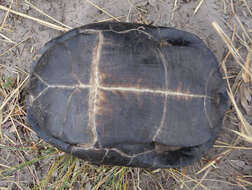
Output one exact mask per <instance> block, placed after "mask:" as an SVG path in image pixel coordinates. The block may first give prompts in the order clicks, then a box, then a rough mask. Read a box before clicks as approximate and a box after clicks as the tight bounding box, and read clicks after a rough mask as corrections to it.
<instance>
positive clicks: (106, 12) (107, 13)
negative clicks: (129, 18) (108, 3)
mask: <svg viewBox="0 0 252 190" xmlns="http://www.w3.org/2000/svg"><path fill="white" fill-rule="evenodd" d="M86 1H87V2H88V3H90V4H91V5H93V6H94V7H95V8H97V9H98V10H100V11H102V12H103V13H105V14H106V15H108V16H110V17H111V18H113V19H114V20H116V21H117V22H120V20H119V19H118V18H116V17H114V16H113V15H112V14H110V13H109V12H108V11H106V10H104V9H102V8H101V7H99V6H98V5H96V4H95V3H93V2H92V1H90V0H86Z"/></svg>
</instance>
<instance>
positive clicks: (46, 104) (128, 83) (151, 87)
mask: <svg viewBox="0 0 252 190" xmlns="http://www.w3.org/2000/svg"><path fill="white" fill-rule="evenodd" d="M227 101H228V98H227V94H226V85H225V81H224V80H223V79H222V75H221V72H220V70H219V67H218V61H217V59H216V57H215V56H214V54H213V53H212V51H211V50H210V49H209V48H208V47H207V46H206V45H205V43H204V42H203V41H202V40H201V39H200V38H199V37H198V36H197V35H195V34H193V33H190V32H186V31H183V30H179V29H176V28H172V27H165V26H153V25H145V24H138V23H124V22H102V23H91V24H87V25H84V26H81V27H78V28H74V29H72V30H70V31H68V32H66V33H65V34H62V35H60V36H59V37H56V38H54V39H52V40H51V41H49V42H47V43H46V44H45V45H44V47H42V48H41V49H40V50H39V51H38V52H37V53H36V55H35V56H34V60H33V63H32V64H31V67H30V79H29V83H28V96H27V120H28V123H29V125H30V126H31V128H32V129H33V130H34V131H35V132H36V133H37V134H38V136H39V137H41V138H42V139H44V140H45V141H46V142H48V143H49V144H51V145H53V146H55V147H56V148H58V149H60V150H62V151H64V152H66V153H68V154H71V155H73V156H75V157H78V158H80V159H83V160H85V161H89V162H90V163H92V164H95V165H112V166H128V167H139V168H151V169H155V168H179V167H184V166H187V165H191V164H193V163H195V162H196V161H199V160H200V159H201V157H202V156H204V155H205V154H206V153H207V152H208V151H209V150H210V148H211V147H212V146H213V144H214V143H215V140H216V138H217V137H218V134H219V131H220V129H221V126H222V123H223V120H224V115H225V110H226V109H227Z"/></svg>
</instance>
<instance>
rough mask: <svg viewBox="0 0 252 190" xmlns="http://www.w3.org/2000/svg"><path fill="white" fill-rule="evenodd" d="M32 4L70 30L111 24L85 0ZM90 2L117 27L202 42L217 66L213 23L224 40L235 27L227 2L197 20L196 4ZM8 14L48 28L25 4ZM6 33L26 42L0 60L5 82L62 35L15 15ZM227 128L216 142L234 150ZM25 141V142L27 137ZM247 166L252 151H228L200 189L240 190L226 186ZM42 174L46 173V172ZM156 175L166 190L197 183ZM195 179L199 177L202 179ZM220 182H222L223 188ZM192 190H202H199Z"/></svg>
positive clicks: (202, 10) (205, 6) (219, 53)
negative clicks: (144, 27)
mask: <svg viewBox="0 0 252 190" xmlns="http://www.w3.org/2000/svg"><path fill="white" fill-rule="evenodd" d="M10 2H11V1H10V0H0V5H3V6H7V5H9V4H10ZM31 2H32V3H33V4H34V5H36V7H38V8H39V9H40V10H42V11H44V12H45V13H47V14H48V15H50V16H52V17H53V18H55V19H57V20H58V21H61V22H63V23H64V24H66V25H68V26H70V27H72V28H74V27H78V26H81V25H84V24H88V23H91V22H98V21H102V20H111V16H109V15H108V14H106V13H104V12H103V11H101V10H98V9H97V8H96V7H94V6H93V5H92V4H90V3H89V2H88V1H86V0H71V1H69V0H40V1H31ZM92 2H94V3H95V4H96V5H98V6H99V7H102V8H103V9H104V10H106V11H107V12H108V13H110V14H111V15H113V16H114V17H116V18H117V19H119V20H120V21H126V22H141V23H147V24H154V25H163V26H171V27H176V28H179V29H183V30H186V31H189V32H193V33H195V34H197V35H198V36H199V37H200V38H201V39H203V40H204V42H205V43H206V44H207V45H208V47H209V48H210V49H211V50H212V51H213V52H214V54H215V56H216V57H217V59H218V61H219V62H221V61H222V60H223V58H224V55H225V53H226V45H225V44H224V42H223V41H222V40H221V38H220V37H219V35H218V34H217V33H216V31H215V29H214V28H213V26H212V24H211V23H212V22H213V21H216V22H217V23H218V24H219V25H220V26H221V27H222V28H223V30H225V32H226V33H227V34H228V35H231V34H232V30H231V29H230V27H229V26H232V25H233V24H234V23H236V20H235V18H234V16H233V14H232V10H231V6H230V1H228V0H226V1H225V0H223V1H221V0H205V1H203V3H202V5H201V6H200V7H199V9H198V10H197V11H196V13H195V14H194V12H195V10H196V8H197V6H198V5H199V2H200V1H196V0H178V1H176V0H175V1H173V0H124V1H123V0H120V1H119V0H93V1H92ZM247 2H248V3H249V6H250V7H252V1H247ZM235 6H236V7H237V10H236V12H237V14H238V16H239V18H240V20H241V22H242V23H243V24H244V26H245V27H246V28H249V29H251V28H252V21H251V18H249V14H248V12H247V11H246V9H245V8H244V7H245V6H244V4H243V3H242V1H237V2H236V4H235ZM12 8H13V10H17V11H19V12H22V13H25V14H27V15H30V16H33V17H36V18H40V19H42V20H45V21H50V22H52V21H51V20H50V19H48V18H46V17H45V16H43V15H41V14H40V13H38V12H37V11H36V10H34V9H33V8H32V7H31V6H29V5H27V4H25V3H24V1H23V0H16V1H14V3H13V5H12ZM4 15H5V12H4V11H2V10H0V19H1V20H2V19H3V18H4ZM52 23H53V22H52ZM5 27H7V28H10V29H11V31H12V32H9V31H3V32H2V33H3V34H5V35H6V36H7V37H8V38H10V39H11V40H12V41H14V42H20V41H23V40H25V41H24V42H22V43H21V44H20V45H19V46H18V47H16V48H14V49H12V50H11V51H9V52H8V53H5V54H4V55H2V56H1V57H0V64H2V65H4V66H5V67H1V70H0V73H1V75H2V76H3V77H10V78H11V77H15V75H14V74H13V70H12V68H13V67H14V66H17V67H18V68H20V69H22V70H25V71H27V72H29V66H30V64H31V62H32V58H33V56H34V54H35V52H36V51H37V50H38V49H39V48H41V47H42V46H43V44H44V43H46V42H47V41H48V40H50V39H52V38H53V37H56V36H58V35H60V34H62V33H63V32H61V31H58V30H54V29H51V28H49V27H46V26H43V25H41V24H39V23H37V22H34V21H31V20H29V19H26V18H22V17H20V16H17V15H14V14H10V15H9V16H8V18H7V22H6V26H5ZM237 30H241V29H240V28H237ZM0 44H1V46H0V54H2V53H4V52H5V50H6V49H8V48H9V47H11V46H12V44H11V43H6V42H4V41H0ZM228 61H229V62H228V64H229V65H230V67H237V66H236V64H234V60H233V59H231V58H230V59H229V60H228ZM6 66H7V67H6ZM231 123H232V122H231V121H228V122H227V124H226V125H225V126H224V128H223V132H222V134H221V135H220V138H219V140H220V141H223V142H228V143H230V144H232V142H233V138H234V136H233V135H231V134H230V133H229V132H228V130H227V129H226V128H236V126H235V125H233V124H232V125H231ZM9 129H10V126H8V125H7V126H6V125H5V127H3V132H5V133H6V134H7V135H9V137H10V138H13V139H15V138H16V137H15V135H14V134H13V133H12V131H10V130H9ZM23 138H25V135H24V136H23ZM33 140H34V141H38V138H37V137H36V136H33ZM1 143H3V142H1ZM241 143H242V145H244V144H245V145H246V143H244V142H241ZM224 150H225V149H220V148H214V149H213V150H212V151H211V153H209V155H207V156H206V158H205V160H211V159H214V158H215V156H216V155H217V153H220V152H221V151H224ZM0 154H1V155H5V160H6V157H7V156H6V155H8V159H7V160H9V161H10V162H11V163H12V164H15V163H17V161H15V157H14V156H12V155H11V154H9V153H8V151H6V150H1V149H0ZM0 163H1V161H0ZM204 163H206V162H204V160H203V162H202V163H200V164H199V166H202V164H204ZM251 163H252V153H251V150H250V151H247V150H246V151H245V150H235V151H231V153H229V154H227V155H225V156H224V157H223V159H221V160H220V161H219V162H218V163H217V164H216V168H212V169H211V170H209V172H208V174H207V177H206V178H207V179H209V180H208V181H207V180H206V181H205V182H204V183H203V184H204V185H205V187H207V188H208V189H211V190H219V189H223V190H238V189H242V188H240V187H237V186H234V185H230V183H233V180H234V179H236V177H237V176H241V175H244V174H250V175H251V174H252V167H251ZM199 166H198V165H197V166H195V167H194V168H190V169H189V174H190V173H191V175H194V173H195V171H197V168H199ZM44 170H45V171H46V169H44ZM45 171H43V170H41V172H40V174H41V176H43V175H44V172H45ZM26 172H28V171H26V170H24V171H23V175H24V176H26V177H27V174H25V173H26ZM158 173H159V174H157V176H159V177H158V179H160V183H162V184H163V186H164V187H165V189H188V188H192V187H193V186H194V185H195V183H194V184H190V183H188V184H189V185H188V186H187V187H186V186H183V185H181V183H178V182H176V181H174V180H170V178H167V180H166V179H164V178H162V177H160V176H162V175H161V174H163V172H162V171H158ZM20 176H21V178H22V179H23V178H25V177H22V175H20ZM20 176H19V177H20ZM198 177H202V175H201V174H200V175H198ZM140 179H141V180H140V182H141V183H140V187H141V188H142V189H152V186H148V185H146V184H148V183H149V180H150V179H148V178H147V177H144V175H141V176H140ZM23 180H27V183H29V180H28V179H23ZM218 180H221V181H225V183H223V182H220V181H218ZM6 185H7V186H8V187H9V189H12V187H13V186H11V185H9V184H6V183H5V184H4V183H3V184H1V182H0V189H1V187H7V186H6ZM16 188H17V187H16ZM14 189H15V188H14ZM17 189H18V188H17ZM196 189H204V188H202V187H201V186H199V187H197V188H196Z"/></svg>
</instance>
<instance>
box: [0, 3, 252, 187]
mask: <svg viewBox="0 0 252 190" xmlns="http://www.w3.org/2000/svg"><path fill="white" fill-rule="evenodd" d="M205 1H206V0H205ZM2 2H3V3H2ZM86 2H87V3H89V4H90V5H92V6H94V7H95V8H96V9H98V10H99V11H101V12H102V13H104V14H105V15H106V16H108V19H104V20H101V21H105V20H113V21H118V22H119V21H120V20H121V19H122V18H123V17H124V16H123V17H122V16H119V17H116V16H113V15H111V14H110V13H109V12H108V11H107V10H105V9H104V8H103V7H100V6H98V5H97V4H95V3H94V2H93V1H91V0H87V1H86ZM129 2H130V4H131V5H132V6H131V8H130V9H129V12H130V11H131V10H132V9H135V10H136V13H137V14H136V15H135V17H136V20H137V21H139V22H142V23H148V21H147V20H146V19H145V14H148V12H147V11H146V10H145V9H144V7H137V6H134V3H133V2H131V1H129ZM150 2H152V1H150ZM185 3H190V1H186V2H185ZM203 3H204V0H200V1H198V3H197V6H196V7H195V9H194V13H193V14H194V15H196V14H197V12H198V11H199V10H200V8H201V6H202V4H203ZM2 4H3V5H2ZM178 4H179V2H178V1H177V0H174V6H173V12H175V11H176V9H177V7H178ZM14 5H15V6H14ZM21 5H24V6H29V7H30V8H31V9H34V10H35V11H37V12H38V13H39V14H41V15H42V16H43V18H46V20H44V19H41V18H36V17H34V16H31V15H29V14H26V13H22V12H19V11H16V10H15V9H14V8H13V7H17V6H21ZM228 9H230V10H231V11H230V14H232V15H231V16H232V18H234V19H233V20H232V22H229V23H226V26H227V28H225V29H224V28H222V27H221V26H220V25H219V24H218V23H217V22H213V23H212V26H213V27H214V28H215V30H216V33H217V34H218V35H219V36H220V37H221V39H222V40H223V41H224V43H225V44H226V54H225V56H224V58H223V60H222V62H221V64H220V68H222V70H223V71H224V72H223V78H224V79H225V80H226V81H227V93H228V96H229V98H230V110H227V113H226V121H228V125H225V127H224V133H225V134H224V135H221V137H220V138H219V140H218V141H217V142H216V144H215V146H214V147H215V148H214V150H213V151H212V153H210V154H209V155H207V156H206V157H205V158H203V159H202V160H201V162H200V163H198V164H196V165H195V166H192V167H187V168H183V169H162V170H161V169H158V170H154V171H153V170H152V171H150V170H145V169H137V168H134V169H133V168H127V167H110V166H94V165H90V164H89V163H87V162H84V161H83V160H79V159H77V158H74V157H72V156H69V155H66V154H64V153H62V152H60V151H58V150H57V149H55V148H54V147H52V146H50V145H48V144H47V143H45V142H43V141H42V140H41V139H39V138H38V137H37V136H36V135H35V134H34V132H33V131H32V130H31V129H29V127H28V126H27V123H26V110H25V98H24V97H25V84H26V82H27V80H28V77H29V73H27V72H25V71H24V70H22V69H20V68H19V67H11V66H7V65H4V64H1V63H0V70H1V69H2V70H3V69H4V70H8V71H9V72H11V73H12V75H10V76H9V75H7V74H5V73H3V74H1V76H0V126H1V127H0V189H92V190H98V189H134V190H137V189H175V188H176V189H179V188H180V189H188V190H196V189H204V190H208V189H212V186H211V185H209V184H214V183H216V184H218V185H219V186H220V187H221V188H220V189H244V190H247V189H251V187H252V159H251V150H252V147H251V143H252V126H251V124H252V66H251V64H252V60H251V59H252V35H251V33H252V28H249V27H248V26H247V25H245V24H244V23H243V22H242V21H241V20H240V15H239V14H238V13H237V10H242V12H245V13H246V15H247V16H248V20H250V22H252V11H251V7H249V4H248V2H247V1H246V0H240V1H237V2H234V1H233V0H223V12H226V13H227V12H228ZM0 11H2V12H4V14H3V15H4V16H3V17H2V18H1V25H0V43H1V44H7V45H8V48H6V49H4V50H1V52H0V59H2V58H5V57H6V55H11V54H12V53H13V52H12V51H13V50H14V49H16V48H18V47H19V46H20V45H21V44H23V43H25V42H26V40H28V38H24V39H19V40H20V41H18V42H16V41H15V40H13V39H11V38H9V37H8V36H9V35H8V34H9V33H12V34H13V33H18V32H19V31H18V30H17V31H15V30H14V29H13V28H12V26H11V24H10V23H9V22H8V18H9V17H10V16H13V15H15V16H14V17H13V18H14V21H15V19H18V18H22V19H29V20H31V21H32V22H31V23H32V24H40V25H43V26H45V27H49V28H51V29H54V30H58V31H63V32H66V31H68V30H69V29H71V27H70V26H67V25H65V24H63V23H61V22H60V21H58V20H56V19H54V18H53V17H51V16H49V15H47V14H46V13H45V12H43V10H41V9H39V7H36V6H35V5H33V4H32V3H31V2H30V1H28V0H22V1H17V0H9V1H7V0H6V1H0ZM128 16H129V15H125V17H124V18H123V20H124V19H125V18H128ZM172 17H174V14H172ZM250 26H251V25H250ZM209 27H211V26H209ZM216 43H217V42H216ZM230 126H232V127H230ZM233 153H236V155H237V154H238V156H237V157H240V158H241V159H232V158H233V157H232V156H231V155H232V154H233ZM239 154H241V155H239ZM242 154H244V155H245V158H247V159H246V160H243V158H244V156H243V155H242ZM246 155H247V157H246ZM237 168H238V169H237ZM223 184H225V186H222V185H223Z"/></svg>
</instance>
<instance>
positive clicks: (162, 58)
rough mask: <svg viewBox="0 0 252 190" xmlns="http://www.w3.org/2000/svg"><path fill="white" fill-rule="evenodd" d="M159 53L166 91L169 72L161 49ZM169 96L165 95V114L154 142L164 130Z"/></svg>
mask: <svg viewBox="0 0 252 190" xmlns="http://www.w3.org/2000/svg"><path fill="white" fill-rule="evenodd" d="M157 50H158V51H157V52H158V54H159V56H160V58H161V62H162V65H163V67H164V72H165V90H166V89H168V71H167V61H166V60H165V57H164V55H163V53H162V52H161V50H160V49H157ZM167 96H168V95H167V94H165V100H164V105H163V113H162V118H161V122H160V125H159V128H158V129H157V131H156V133H155V135H154V136H153V140H152V141H153V142H154V141H155V140H156V138H157V136H158V135H159V133H160V131H161V129H162V128H163V126H164V121H165V119H166V110H167V98H168V97H167Z"/></svg>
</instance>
